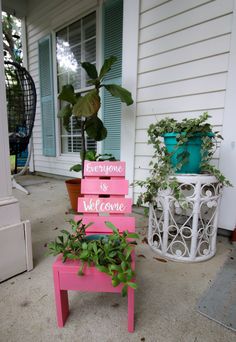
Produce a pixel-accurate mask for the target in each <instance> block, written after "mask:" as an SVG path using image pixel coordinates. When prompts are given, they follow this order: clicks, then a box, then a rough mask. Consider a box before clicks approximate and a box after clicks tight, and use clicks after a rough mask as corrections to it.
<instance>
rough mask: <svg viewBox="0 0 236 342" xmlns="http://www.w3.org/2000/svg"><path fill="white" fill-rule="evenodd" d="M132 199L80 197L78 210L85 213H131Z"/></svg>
mask: <svg viewBox="0 0 236 342" xmlns="http://www.w3.org/2000/svg"><path fill="white" fill-rule="evenodd" d="M131 204H132V200H131V199H130V198H119V197H117V198H114V197H112V198H102V197H90V198H86V197H82V198H78V211H79V212H84V213H119V214H124V213H130V212H131Z"/></svg>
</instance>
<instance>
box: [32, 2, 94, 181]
mask: <svg viewBox="0 0 236 342" xmlns="http://www.w3.org/2000/svg"><path fill="white" fill-rule="evenodd" d="M96 5H97V1H96V0H80V1H79V0H66V1H64V0H53V1H52V0H50V1H48V0H41V1H30V2H29V8H28V12H27V18H26V29H27V40H28V65H29V71H30V73H31V75H32V77H33V79H34V81H35V85H36V91H37V94H38V101H37V109H36V118H35V126H34V130H33V142H34V167H35V170H36V171H39V172H46V173H52V174H58V175H63V176H72V175H73V173H71V172H70V171H69V169H70V167H71V165H73V164H75V163H77V162H78V158H77V159H76V158H75V156H69V155H67V156H57V157H55V158H52V157H45V156H43V154H42V131H41V128H42V127H41V114H40V89H39V66H38V40H39V39H40V38H42V37H44V36H46V35H48V34H49V33H51V32H52V31H55V30H57V29H58V28H61V27H63V26H66V25H67V23H69V22H72V21H74V20H77V19H79V18H80V17H81V16H83V15H85V14H86V13H87V12H88V11H89V10H90V9H93V8H95V6H96ZM57 130H58V127H57ZM57 144H58V145H59V142H57ZM74 175H76V173H74Z"/></svg>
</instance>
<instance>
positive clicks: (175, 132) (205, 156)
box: [135, 112, 231, 205]
mask: <svg viewBox="0 0 236 342" xmlns="http://www.w3.org/2000/svg"><path fill="white" fill-rule="evenodd" d="M209 118H210V116H209V114H208V113H207V112H205V113H203V114H202V115H201V116H200V117H199V118H196V119H187V118H185V119H183V120H182V121H180V122H178V121H177V120H175V119H173V118H168V117H167V118H165V119H162V120H160V121H158V122H157V123H155V124H151V125H150V126H149V128H148V136H149V141H148V143H149V144H152V145H153V147H154V155H153V158H152V160H151V162H150V164H149V165H150V167H151V171H150V173H151V176H150V177H148V178H147V179H146V180H144V181H136V182H135V184H137V185H139V186H141V187H144V188H145V191H144V192H143V193H141V194H140V196H139V197H138V201H137V204H138V205H141V204H145V203H152V204H154V203H155V198H156V196H157V193H158V191H160V190H166V189H171V191H172V192H173V194H174V196H175V198H176V199H177V200H180V199H181V197H182V193H181V191H180V188H179V183H178V182H177V180H176V177H175V173H210V174H212V175H214V176H215V177H216V178H217V179H218V180H219V182H220V183H221V184H222V185H226V186H230V185H231V184H230V182H229V181H228V180H227V179H226V178H225V177H224V175H223V174H222V173H221V172H220V171H219V170H218V169H217V168H216V167H215V166H213V165H212V164H210V161H211V159H212V156H213V154H214V152H215V150H216V149H217V147H218V141H219V140H221V139H223V138H222V136H221V135H220V134H219V132H216V131H214V129H213V127H212V125H211V124H209V123H208V122H207V120H208V119H209Z"/></svg>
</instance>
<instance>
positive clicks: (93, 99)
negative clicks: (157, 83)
mask: <svg viewBox="0 0 236 342" xmlns="http://www.w3.org/2000/svg"><path fill="white" fill-rule="evenodd" d="M116 61H117V58H116V57H115V56H111V57H109V58H108V59H106V60H105V61H104V64H103V66H102V67H101V70H100V71H99V72H98V71H97V69H96V67H95V66H94V65H93V64H91V63H88V62H83V63H81V66H82V68H83V69H84V70H85V71H86V73H87V75H88V77H89V81H88V82H89V83H90V84H91V86H93V89H91V90H89V91H88V92H87V93H86V94H85V95H84V96H81V95H80V94H79V93H76V92H75V90H74V88H73V86H72V85H71V84H68V85H65V86H63V88H62V91H61V92H60V94H59V96H58V99H59V100H61V101H63V102H66V103H67V104H66V105H65V106H63V107H62V108H61V110H60V111H59V113H58V117H59V118H61V119H62V122H63V125H64V127H65V128H66V129H68V127H69V123H70V117H71V116H72V115H73V116H75V117H76V118H78V119H80V125H81V137H82V148H81V153H80V156H81V164H77V166H74V167H72V168H71V169H72V170H74V171H75V170H76V171H82V178H83V169H84V161H85V159H86V155H87V151H86V145H85V134H87V136H88V137H90V138H92V139H94V140H95V141H102V140H104V139H105V138H106V136H107V130H106V127H105V126H104V124H103V122H102V120H101V119H100V118H99V117H98V111H99V109H100V107H101V97H100V90H101V89H102V88H104V89H105V90H106V91H108V92H109V93H110V94H111V95H112V96H114V97H117V98H119V99H120V101H121V102H124V103H126V105H127V106H129V105H131V104H132V103H133V99H132V96H131V93H130V92H129V91H128V90H127V89H125V88H123V87H121V86H119V85H117V84H109V83H104V77H105V76H106V75H107V74H108V73H109V71H110V69H111V67H112V65H113V64H114V63H115V62H116ZM67 183H69V187H70V188H71V184H72V183H76V188H77V189H78V190H75V191H76V192H77V194H78V195H79V194H80V179H77V180H69V181H67ZM76 196H77V195H76ZM77 197H78V196H77ZM74 209H76V208H74Z"/></svg>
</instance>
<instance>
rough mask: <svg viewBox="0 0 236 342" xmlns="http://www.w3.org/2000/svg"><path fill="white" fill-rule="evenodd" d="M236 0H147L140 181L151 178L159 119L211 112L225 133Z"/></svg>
mask: <svg viewBox="0 0 236 342" xmlns="http://www.w3.org/2000/svg"><path fill="white" fill-rule="evenodd" d="M233 2H234V1H233V0H225V1H222V0H215V1H207V0H172V1H165V0H141V4H140V5H141V6H140V24H139V56H138V84H137V118H136V138H135V173H134V174H135V176H134V177H135V180H138V179H145V178H146V176H148V174H149V162H150V159H151V156H152V155H153V150H152V147H151V146H150V145H147V128H148V126H149V125H150V124H151V123H153V122H156V120H159V119H161V118H163V117H165V116H169V117H174V118H176V119H182V118H184V117H186V116H187V117H189V118H190V117H192V118H193V117H196V116H198V115H199V114H201V113H202V112H204V111H208V112H209V114H210V115H211V116H212V119H211V122H212V123H213V124H214V125H215V126H217V128H218V129H219V130H221V129H222V123H223V113H224V106H225V92H226V82H227V71H228V63H229V50H230V38H231V30H232V13H233ZM218 157H219V153H217V154H216V155H215V163H216V164H217V163H218ZM139 190H140V189H138V188H135V190H134V194H135V199H136V198H137V195H138V192H139Z"/></svg>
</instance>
